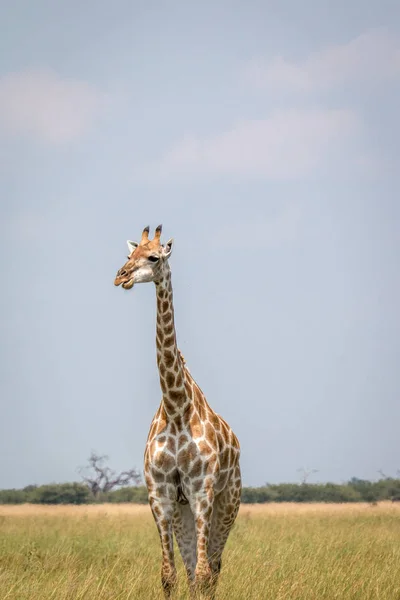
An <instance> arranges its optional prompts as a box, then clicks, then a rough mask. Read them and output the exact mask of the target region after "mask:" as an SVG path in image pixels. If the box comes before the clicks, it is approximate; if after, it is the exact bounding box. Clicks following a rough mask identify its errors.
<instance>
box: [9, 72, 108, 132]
mask: <svg viewBox="0 0 400 600" xmlns="http://www.w3.org/2000/svg"><path fill="white" fill-rule="evenodd" d="M103 102H104V96H102V95H101V94H100V93H99V92H97V91H96V90H95V89H93V88H92V87H91V86H90V85H89V84H88V83H85V82H82V81H75V80H72V79H71V80H70V79H63V78H61V77H59V76H58V75H57V74H56V73H54V72H52V71H47V70H38V71H25V72H22V73H11V74H9V75H6V76H4V77H1V78H0V129H3V130H5V131H8V132H9V133H12V134H23V135H27V134H28V135H32V136H34V137H36V138H39V139H41V140H44V141H46V142H48V143H52V144H58V143H63V142H69V141H71V140H73V139H75V138H77V137H80V136H81V135H82V134H84V133H85V131H86V130H87V129H88V128H89V127H90V126H91V124H92V123H93V120H94V118H95V117H96V116H97V115H98V114H99V112H100V110H101V107H102V105H103Z"/></svg>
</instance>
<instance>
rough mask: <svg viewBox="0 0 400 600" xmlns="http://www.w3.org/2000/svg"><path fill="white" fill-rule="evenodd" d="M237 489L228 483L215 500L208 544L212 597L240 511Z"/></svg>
mask: <svg viewBox="0 0 400 600" xmlns="http://www.w3.org/2000/svg"><path fill="white" fill-rule="evenodd" d="M232 483H234V482H232ZM236 489H237V488H236V487H235V486H234V485H231V484H228V486H227V487H226V488H225V489H224V490H222V492H221V493H220V494H218V496H216V497H215V500H214V510H213V518H212V522H211V532H210V541H209V545H208V558H209V561H210V567H211V571H212V574H213V595H212V596H211V598H214V596H215V591H216V587H217V583H218V577H219V573H220V571H221V564H222V563H221V561H222V553H223V551H224V548H225V545H226V542H227V540H228V537H229V534H230V532H231V529H232V526H233V524H234V522H235V520H236V517H237V514H238V511H239V506H240V496H239V495H238V493H236Z"/></svg>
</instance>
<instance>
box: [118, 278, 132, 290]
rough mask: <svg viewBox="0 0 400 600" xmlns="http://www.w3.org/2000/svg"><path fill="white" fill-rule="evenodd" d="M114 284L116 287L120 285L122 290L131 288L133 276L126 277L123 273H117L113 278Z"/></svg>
mask: <svg viewBox="0 0 400 600" xmlns="http://www.w3.org/2000/svg"><path fill="white" fill-rule="evenodd" d="M114 285H115V286H116V287H118V286H119V285H120V286H122V287H123V288H124V290H130V289H131V288H133V277H130V278H129V279H127V278H126V276H125V275H123V276H121V275H117V276H116V278H115V280H114Z"/></svg>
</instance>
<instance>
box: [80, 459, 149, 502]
mask: <svg viewBox="0 0 400 600" xmlns="http://www.w3.org/2000/svg"><path fill="white" fill-rule="evenodd" d="M107 460H108V456H107V455H106V454H102V455H100V454H97V453H96V452H93V451H92V452H91V454H90V456H89V459H88V463H89V464H88V465H87V466H86V467H81V468H80V469H79V472H80V474H81V477H82V479H83V481H84V482H85V483H86V485H87V486H88V487H89V489H90V491H91V492H92V494H93V496H94V497H96V496H98V495H99V494H100V493H105V492H110V491H111V490H113V489H114V488H116V487H124V486H127V485H139V484H140V483H141V475H140V473H139V471H137V470H136V469H129V470H128V471H122V472H121V473H117V472H116V471H113V470H112V469H110V467H108V466H106V464H105V463H106V461H107ZM88 471H89V473H88V474H85V473H87V472H88Z"/></svg>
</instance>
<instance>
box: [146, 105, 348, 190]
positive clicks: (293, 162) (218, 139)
mask: <svg viewBox="0 0 400 600" xmlns="http://www.w3.org/2000/svg"><path fill="white" fill-rule="evenodd" d="M357 129H358V120H357V118H356V116H355V115H354V113H352V112H351V111H348V110H322V109H321V110H319V109H314V110H288V111H277V112H275V113H273V114H272V115H271V116H269V117H268V118H266V119H261V120H247V121H242V122H239V123H237V124H236V125H234V126H233V127H232V128H231V129H230V130H228V131H225V132H223V133H220V134H218V135H214V136H210V137H207V138H204V139H200V138H197V137H194V136H191V137H186V138H185V139H183V140H181V141H179V142H178V143H177V144H175V145H174V146H173V147H172V148H171V149H170V150H169V151H167V152H166V154H165V155H164V157H162V159H161V160H160V161H159V162H157V163H156V164H154V165H150V166H148V167H147V168H146V170H145V171H146V175H147V176H148V177H156V178H159V177H161V178H171V177H172V178H174V177H182V176H190V177H192V176H205V175H214V174H215V175H221V174H222V175H238V176H245V177H247V176H252V177H261V178H268V179H281V178H284V179H288V178H297V177H302V176H306V175H308V174H310V173H312V172H313V171H315V170H317V169H318V168H319V167H321V166H322V165H324V164H325V162H326V161H327V160H328V159H329V158H330V156H332V153H335V151H336V150H337V149H338V148H340V147H341V145H342V144H343V143H344V142H345V141H346V142H347V141H348V139H349V138H351V137H352V136H353V135H354V133H355V132H356V131H357ZM138 174H139V176H140V172H139V173H138Z"/></svg>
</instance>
